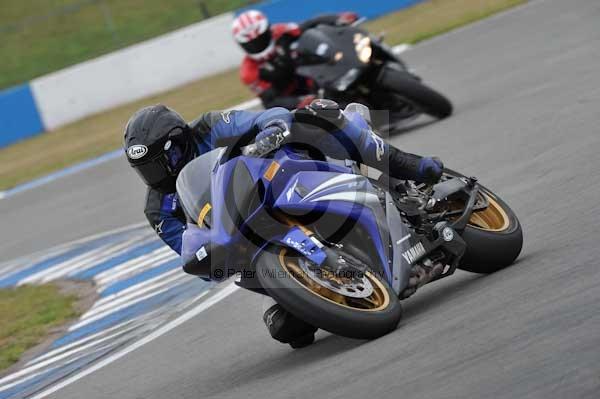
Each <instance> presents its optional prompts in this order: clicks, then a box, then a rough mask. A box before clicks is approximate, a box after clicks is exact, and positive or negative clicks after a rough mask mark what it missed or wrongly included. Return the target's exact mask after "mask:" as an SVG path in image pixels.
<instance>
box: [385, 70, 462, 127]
mask: <svg viewBox="0 0 600 399" xmlns="http://www.w3.org/2000/svg"><path fill="white" fill-rule="evenodd" d="M380 84H381V86H382V87H383V88H384V89H386V90H391V91H393V92H395V93H397V94H398V95H400V96H401V97H403V98H405V99H406V100H408V101H409V102H411V103H413V104H414V105H416V106H417V107H418V108H419V109H420V110H422V111H423V112H425V113H426V114H429V115H431V116H434V117H436V118H440V119H443V118H447V117H449V116H450V115H452V110H453V108H452V103H451V102H450V100H448V99H447V98H446V97H445V96H444V95H442V94H440V93H438V92H437V91H435V90H433V89H431V88H429V87H427V86H426V85H424V84H423V83H421V82H420V81H418V80H417V79H415V78H414V77H413V76H412V75H410V74H408V73H406V72H403V71H397V70H393V69H387V70H386V71H385V72H384V73H383V74H382V76H381V81H380Z"/></svg>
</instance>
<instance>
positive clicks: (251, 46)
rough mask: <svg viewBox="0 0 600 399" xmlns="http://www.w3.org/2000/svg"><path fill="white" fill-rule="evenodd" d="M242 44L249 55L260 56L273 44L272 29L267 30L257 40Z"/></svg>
mask: <svg viewBox="0 0 600 399" xmlns="http://www.w3.org/2000/svg"><path fill="white" fill-rule="evenodd" d="M240 44H241V46H242V48H243V49H244V50H245V51H246V52H247V53H248V54H258V53H260V52H261V51H264V50H265V49H266V48H267V47H269V44H271V29H267V30H266V31H264V32H263V33H261V34H260V35H258V36H257V37H256V38H255V39H252V40H250V41H248V42H246V43H240Z"/></svg>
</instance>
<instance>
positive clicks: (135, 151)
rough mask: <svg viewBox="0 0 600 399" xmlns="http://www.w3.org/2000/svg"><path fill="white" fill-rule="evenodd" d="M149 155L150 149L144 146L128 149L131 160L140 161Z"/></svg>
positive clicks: (139, 145) (134, 146) (138, 145)
mask: <svg viewBox="0 0 600 399" xmlns="http://www.w3.org/2000/svg"><path fill="white" fill-rule="evenodd" d="M147 153H148V147H146V146H145V145H142V144H137V145H133V146H131V147H129V148H128V149H127V156H128V157H129V159H140V158H142V157H143V156H144V155H146V154H147Z"/></svg>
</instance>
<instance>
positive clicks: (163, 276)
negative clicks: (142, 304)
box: [90, 269, 189, 310]
mask: <svg viewBox="0 0 600 399" xmlns="http://www.w3.org/2000/svg"><path fill="white" fill-rule="evenodd" d="M173 275H177V276H181V275H183V276H187V277H189V275H187V274H184V273H181V269H173V270H170V271H168V272H166V273H163V274H160V275H158V276H156V277H153V278H151V279H148V280H146V281H142V282H140V283H138V284H136V285H132V286H131V287H129V288H126V289H124V290H123V291H119V292H117V293H114V294H111V295H107V296H105V297H103V298H100V299H99V300H97V301H96V302H95V303H94V305H92V307H91V308H90V310H92V309H95V308H97V307H100V306H102V305H104V304H105V303H107V302H111V301H114V300H115V299H118V298H120V297H122V296H125V295H129V294H130V293H132V292H134V291H139V290H143V289H145V288H146V287H147V286H149V285H154V284H156V283H159V282H160V281H162V280H164V279H167V278H171V276H173Z"/></svg>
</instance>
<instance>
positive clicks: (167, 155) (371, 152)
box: [124, 100, 443, 347]
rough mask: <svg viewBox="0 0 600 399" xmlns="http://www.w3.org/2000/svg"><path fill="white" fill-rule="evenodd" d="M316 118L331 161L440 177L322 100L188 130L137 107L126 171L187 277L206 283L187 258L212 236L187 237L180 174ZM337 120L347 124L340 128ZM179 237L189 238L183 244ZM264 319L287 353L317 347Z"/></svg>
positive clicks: (213, 116) (302, 329)
mask: <svg viewBox="0 0 600 399" xmlns="http://www.w3.org/2000/svg"><path fill="white" fill-rule="evenodd" d="M315 116H316V117H317V118H316V120H317V122H316V124H319V121H325V125H326V126H325V127H324V128H325V130H326V131H328V132H329V134H328V135H325V136H323V133H322V130H321V133H318V134H320V136H318V137H315V138H314V140H315V141H314V142H318V143H319V150H321V151H322V152H323V153H324V154H326V155H328V156H331V157H334V158H336V157H337V158H351V159H354V160H357V161H360V162H361V163H364V164H366V165H368V166H371V167H374V168H377V169H379V170H382V171H386V172H387V173H388V174H389V175H390V176H392V177H397V178H402V179H411V180H417V181H437V179H439V177H440V176H441V174H442V169H443V165H442V164H441V162H440V161H439V160H437V159H435V158H426V157H425V158H424V157H420V156H417V155H413V154H408V153H405V152H402V151H400V150H398V149H396V148H394V147H393V146H391V145H389V144H388V143H386V142H384V141H383V140H382V139H381V138H380V137H378V136H377V135H375V134H374V133H373V132H372V131H371V130H370V129H369V127H368V125H367V124H366V122H365V120H364V119H363V118H362V117H361V116H360V115H358V114H348V113H346V114H345V115H343V114H342V113H341V111H340V110H339V107H337V104H335V103H334V102H331V101H327V100H315V101H314V102H313V104H311V105H310V106H308V107H306V109H304V110H302V111H299V112H297V113H296V115H295V122H292V119H293V117H292V114H291V113H290V112H289V111H287V110H286V109H284V108H272V109H269V110H266V111H262V112H248V111H222V112H218V111H215V112H208V113H205V114H203V115H202V116H200V117H199V118H198V119H196V120H194V121H192V122H191V123H189V124H188V123H187V122H186V121H185V120H184V119H183V118H182V117H181V116H180V115H179V114H177V113H176V112H175V111H173V110H171V109H169V108H168V107H166V106H164V105H155V106H151V107H145V108H142V109H141V110H139V111H138V112H136V113H135V114H134V115H133V116H132V117H131V118H130V120H129V122H128V123H127V126H126V128H125V136H124V149H125V152H126V154H127V159H128V161H129V163H130V165H131V166H132V167H133V168H134V170H135V171H136V172H137V173H138V175H139V176H140V177H141V178H142V180H143V181H144V182H145V183H146V185H147V186H148V195H147V200H146V207H145V214H146V217H147V218H148V221H149V222H150V224H151V226H152V227H153V228H154V230H155V231H156V233H157V234H158V235H159V236H160V238H161V239H162V240H163V241H164V242H165V243H166V244H167V245H169V246H170V247H171V248H172V249H173V250H174V251H176V252H177V253H179V254H182V259H183V261H184V270H185V271H186V272H187V273H190V274H196V275H200V276H204V277H206V274H207V273H205V270H206V268H207V264H208V267H210V256H209V257H207V258H206V260H205V264H201V262H200V263H199V262H197V261H194V262H190V259H192V260H194V259H196V258H197V257H196V256H195V254H196V251H197V250H198V248H199V247H200V246H201V245H204V244H206V242H205V241H204V242H202V241H203V240H205V238H206V237H209V233H208V232H207V231H203V230H202V229H198V227H197V226H194V225H190V227H191V230H193V231H187V232H186V229H187V228H188V227H187V223H186V217H185V214H184V212H183V210H182V207H181V204H180V202H179V199H178V197H177V193H176V189H175V182H176V179H177V175H178V174H179V172H180V171H181V169H182V168H183V167H184V166H185V165H186V164H187V163H188V162H190V161H191V160H193V159H194V158H196V157H197V156H199V155H201V154H204V153H206V152H208V151H210V150H213V149H215V148H218V147H233V146H240V147H241V146H244V145H247V144H249V143H251V142H256V143H257V144H259V145H268V144H269V138H270V137H274V136H276V134H277V133H278V132H282V131H284V130H287V129H289V128H290V127H292V128H293V126H292V125H293V124H295V123H297V122H296V121H300V120H301V119H302V120H301V121H302V122H309V123H313V122H314V120H315ZM301 117H302V118H301ZM342 119H343V121H344V122H343V123H341V124H340V123H339V121H340V120H342ZM321 127H323V126H321ZM292 130H293V129H292ZM184 232H185V233H186V234H185V236H186V237H187V238H186V239H185V242H184V243H183V244H182V237H183V236H184ZM182 250H183V253H182ZM263 319H264V321H265V324H266V325H267V327H268V329H269V332H270V333H271V335H272V336H273V338H275V339H277V340H279V341H281V342H284V343H289V344H290V345H291V346H292V347H302V346H305V345H308V344H310V343H312V342H313V340H314V332H315V331H316V328H315V327H313V326H310V325H308V324H307V323H305V322H304V321H302V320H299V319H297V318H295V317H294V316H293V315H291V314H289V313H288V312H286V311H285V310H284V309H283V308H281V307H280V306H279V305H277V304H276V303H274V302H271V303H269V304H268V306H267V307H266V309H265V313H264V316H263Z"/></svg>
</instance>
